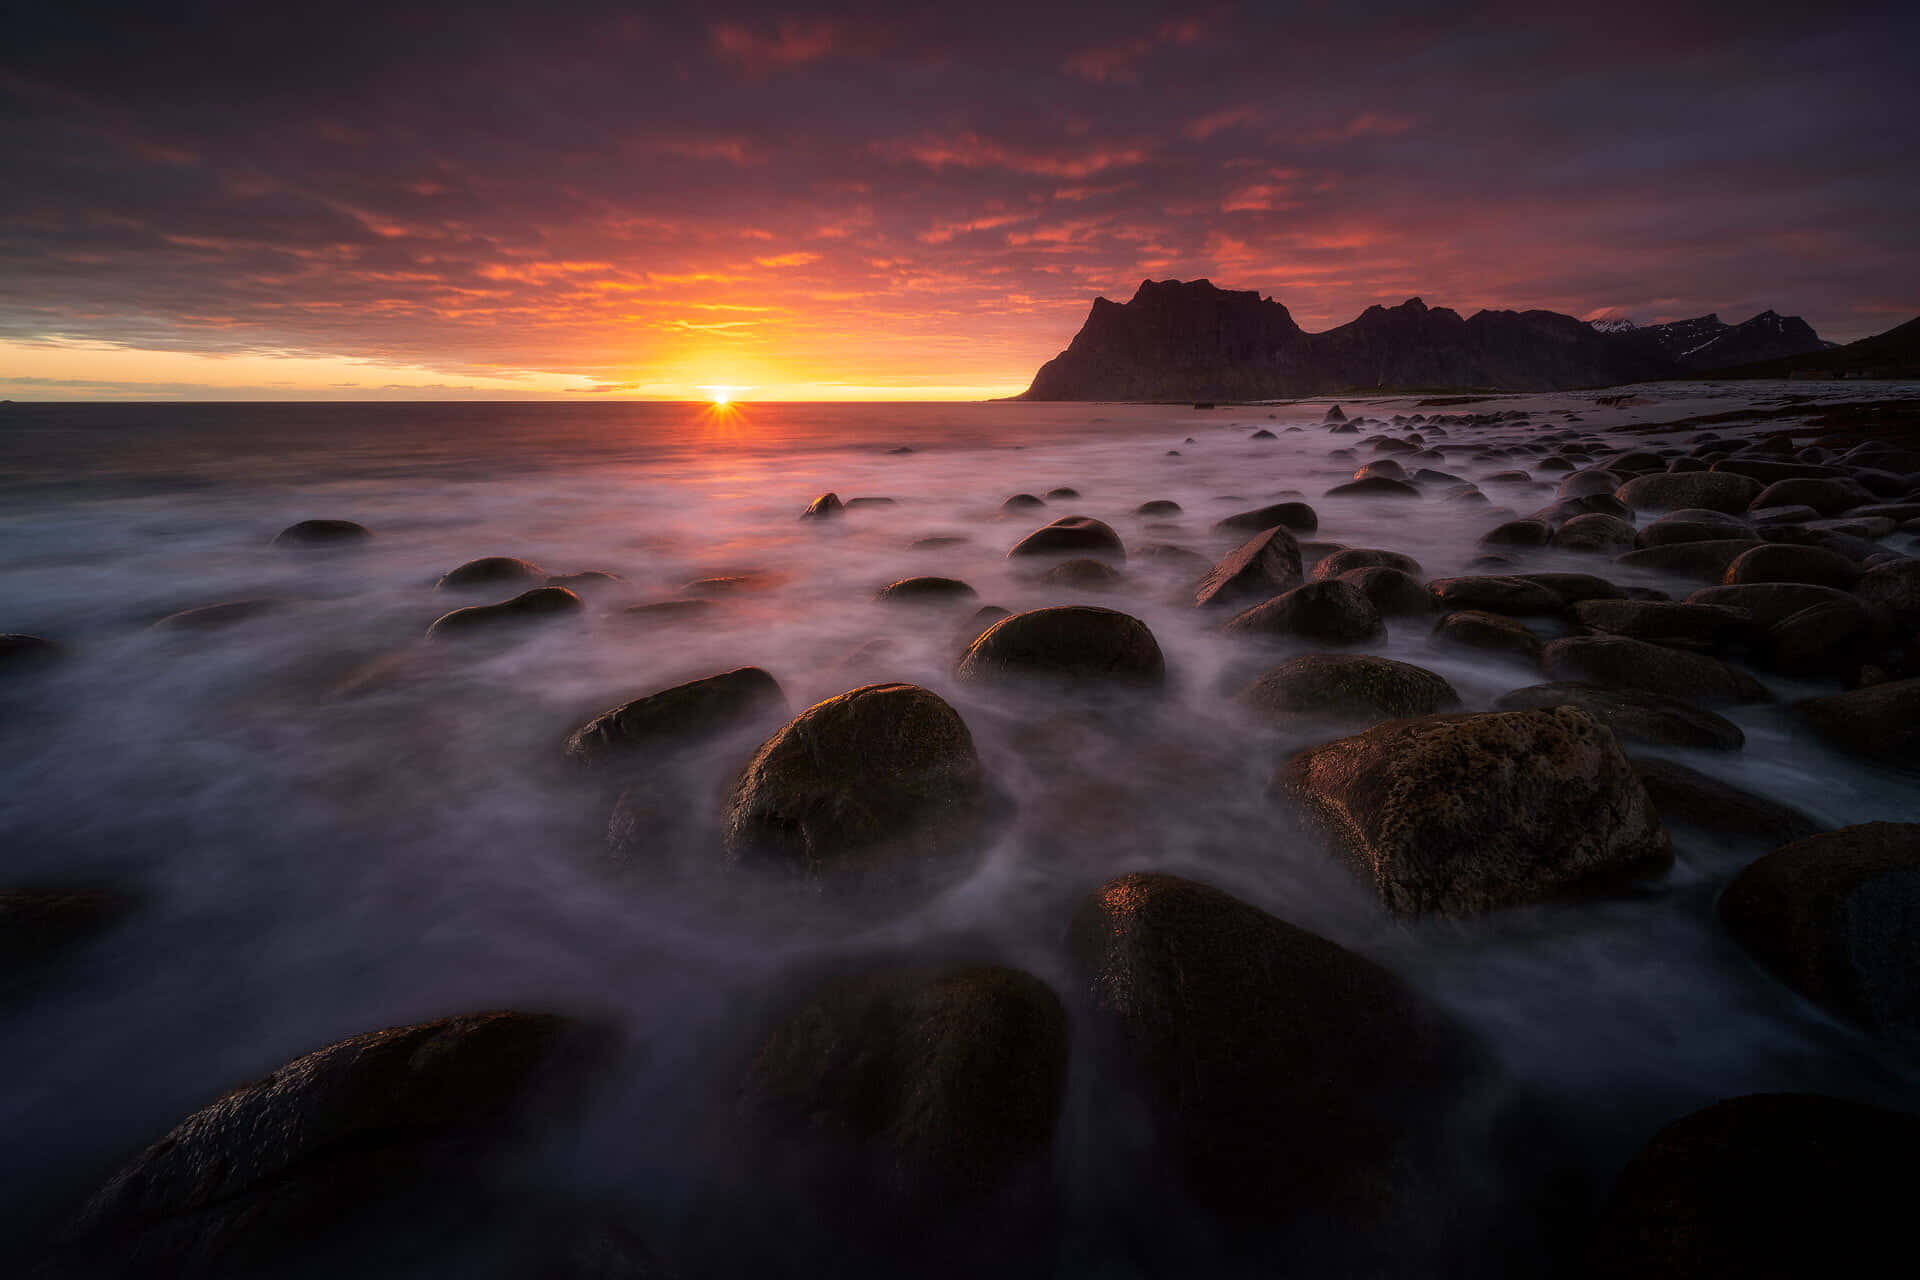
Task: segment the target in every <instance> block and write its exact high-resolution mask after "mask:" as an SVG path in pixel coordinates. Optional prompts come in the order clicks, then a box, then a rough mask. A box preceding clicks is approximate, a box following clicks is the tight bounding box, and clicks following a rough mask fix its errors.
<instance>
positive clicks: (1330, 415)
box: [1321, 404, 1347, 422]
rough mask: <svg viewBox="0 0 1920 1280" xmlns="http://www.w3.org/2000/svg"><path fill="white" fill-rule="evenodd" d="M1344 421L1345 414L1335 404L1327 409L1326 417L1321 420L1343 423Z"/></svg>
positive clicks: (1345, 418)
mask: <svg viewBox="0 0 1920 1280" xmlns="http://www.w3.org/2000/svg"><path fill="white" fill-rule="evenodd" d="M1346 420H1347V415H1346V413H1345V412H1344V411H1343V410H1342V409H1341V408H1340V406H1339V405H1337V404H1336V405H1334V406H1333V407H1332V408H1330V409H1328V410H1327V414H1326V417H1324V418H1322V419H1321V421H1323V422H1345V421H1346Z"/></svg>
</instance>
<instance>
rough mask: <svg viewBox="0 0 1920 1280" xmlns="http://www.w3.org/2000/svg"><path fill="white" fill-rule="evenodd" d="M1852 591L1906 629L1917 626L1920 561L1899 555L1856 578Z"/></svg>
mask: <svg viewBox="0 0 1920 1280" xmlns="http://www.w3.org/2000/svg"><path fill="white" fill-rule="evenodd" d="M1853 590H1854V592H1855V594H1857V595H1858V596H1859V597H1860V598H1861V599H1862V600H1866V601H1869V602H1871V603H1873V604H1876V605H1879V606H1880V607H1881V608H1883V609H1885V610H1886V611H1887V612H1888V613H1889V614H1891V615H1892V616H1893V617H1894V619H1895V620H1896V621H1898V622H1899V623H1901V624H1902V625H1903V626H1907V627H1920V558H1915V557H1912V556H1903V557H1902V558H1900V559H1898V560H1892V561H1889V562H1887V563H1885V564H1879V565H1875V566H1874V567H1873V568H1871V569H1869V570H1867V571H1866V572H1865V573H1863V574H1861V575H1860V580H1859V581H1858V582H1856V583H1854V584H1853Z"/></svg>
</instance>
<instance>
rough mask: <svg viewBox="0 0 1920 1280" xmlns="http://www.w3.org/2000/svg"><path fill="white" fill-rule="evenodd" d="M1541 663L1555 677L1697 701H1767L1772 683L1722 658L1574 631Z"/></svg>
mask: <svg viewBox="0 0 1920 1280" xmlns="http://www.w3.org/2000/svg"><path fill="white" fill-rule="evenodd" d="M1540 665H1541V667H1542V668H1543V669H1544V670H1545V671H1546V673H1547V675H1548V676H1550V677H1552V678H1553V679H1555V680H1562V681H1568V680H1572V681H1580V682H1583V683H1587V684H1598V685H1605V686H1606V687H1608V688H1610V689H1639V690H1642V691H1643V692H1646V693H1659V694H1665V695H1667V696H1669V697H1674V698H1690V699H1692V700H1694V701H1696V702H1704V703H1716V702H1764V701H1766V700H1767V699H1768V698H1770V697H1771V696H1772V695H1770V694H1769V693H1768V692H1767V690H1766V687H1765V686H1764V685H1762V684H1761V683H1760V682H1759V681H1758V680H1755V679H1754V678H1753V677H1752V676H1750V675H1748V674H1746V673H1745V672H1744V671H1741V670H1739V669H1738V668H1736V667H1731V666H1728V665H1727V664H1726V663H1724V662H1722V661H1720V660H1719V659H1718V658H1710V657H1708V656H1706V655H1705V654H1701V653H1690V652H1688V651H1687V650H1685V649H1670V648H1668V647H1667V646H1665V645H1658V644H1648V643H1647V642H1646V641H1644V640H1632V639H1629V638H1628V637H1626V636H1607V635H1601V636H1568V637H1567V638H1565V639H1562V640H1555V641H1554V642H1553V643H1552V644H1549V645H1548V646H1547V647H1546V649H1545V650H1544V651H1542V653H1541V655H1540Z"/></svg>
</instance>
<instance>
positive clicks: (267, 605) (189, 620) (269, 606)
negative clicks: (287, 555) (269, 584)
mask: <svg viewBox="0 0 1920 1280" xmlns="http://www.w3.org/2000/svg"><path fill="white" fill-rule="evenodd" d="M286 607H287V602H286V601H285V600H279V599H275V598H273V597H271V596H267V597H262V598H259V599H254V600H227V601H224V602H222V603H220V604H205V605H201V606H200V607H199V608H197V609H182V610H181V611H180V612H178V613H170V614H168V615H167V616H166V617H164V618H162V619H160V620H159V621H158V622H156V623H154V624H153V627H152V629H153V630H155V631H213V630H216V629H218V628H221V627H230V626H233V625H234V624H235V623H239V622H251V621H253V620H254V619H255V618H262V617H265V616H266V615H267V614H270V613H278V612H279V611H280V610H282V609H284V608H286Z"/></svg>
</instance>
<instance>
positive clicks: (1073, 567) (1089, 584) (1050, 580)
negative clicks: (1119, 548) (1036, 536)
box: [1040, 556, 1121, 591]
mask: <svg viewBox="0 0 1920 1280" xmlns="http://www.w3.org/2000/svg"><path fill="white" fill-rule="evenodd" d="M1040 581H1041V582H1043V583H1045V584H1046V585H1047V586H1050V587H1068V588H1071V589H1072V590H1075V591H1108V590H1111V589H1113V588H1114V587H1116V586H1118V585H1120V582H1121V577H1120V571H1119V570H1118V569H1116V568H1114V567H1113V566H1112V565H1110V564H1107V563H1105V562H1104V561H1100V560H1089V559H1087V558H1085V557H1084V556H1083V557H1081V558H1079V559H1075V560H1062V561H1061V562H1060V563H1059V564H1057V565H1055V566H1053V568H1051V569H1049V570H1047V571H1046V572H1045V573H1043V574H1041V575H1040Z"/></svg>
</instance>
